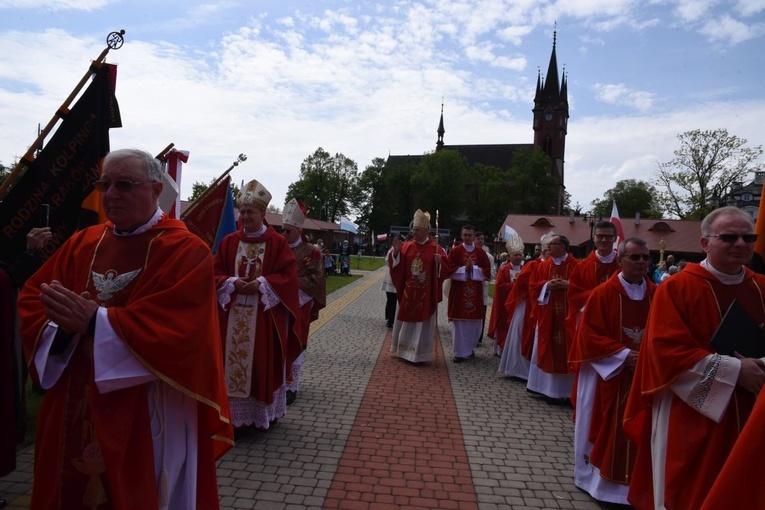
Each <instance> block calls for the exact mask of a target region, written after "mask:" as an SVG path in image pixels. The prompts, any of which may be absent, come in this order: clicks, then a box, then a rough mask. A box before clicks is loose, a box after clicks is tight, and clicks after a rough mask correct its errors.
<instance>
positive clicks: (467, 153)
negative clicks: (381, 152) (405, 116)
mask: <svg viewBox="0 0 765 510" xmlns="http://www.w3.org/2000/svg"><path fill="white" fill-rule="evenodd" d="M443 148H444V150H453V151H456V152H458V153H459V154H460V155H461V156H462V157H463V158H465V159H466V160H467V161H468V163H469V164H471V165H473V164H476V163H480V164H482V165H486V166H493V167H496V168H510V162H511V161H512V159H513V155H514V154H515V151H517V150H518V149H520V148H526V149H528V150H529V151H531V150H534V144H531V143H509V144H508V143H505V144H476V145H444V147H443ZM420 160H422V155H421V154H419V155H400V154H398V155H390V156H388V161H387V166H398V165H403V164H407V163H410V164H417V163H419V162H420Z"/></svg>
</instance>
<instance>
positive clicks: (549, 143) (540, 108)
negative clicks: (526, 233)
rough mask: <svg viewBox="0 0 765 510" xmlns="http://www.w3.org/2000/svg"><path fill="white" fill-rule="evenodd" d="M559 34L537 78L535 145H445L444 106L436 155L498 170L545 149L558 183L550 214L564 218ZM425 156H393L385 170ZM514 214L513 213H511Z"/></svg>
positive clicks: (564, 108) (564, 112)
mask: <svg viewBox="0 0 765 510" xmlns="http://www.w3.org/2000/svg"><path fill="white" fill-rule="evenodd" d="M556 39H557V32H554V33H553V47H552V54H551V56H550V63H549V65H548V67H547V74H546V75H545V76H544V78H543V77H542V75H541V74H540V73H538V74H537V88H536V94H535V96H534V108H533V109H532V110H531V111H532V112H533V114H534V117H533V130H534V142H533V143H531V144H528V143H526V144H476V145H448V144H445V143H444V134H445V132H446V130H445V129H444V111H443V105H442V106H441V119H440V121H439V123H438V140H437V142H436V151H439V150H443V149H449V150H454V151H456V152H458V153H459V154H460V155H461V156H462V157H464V158H465V159H466V160H467V162H468V164H470V165H473V164H476V163H480V164H483V165H486V166H493V167H496V168H507V167H508V165H509V164H510V161H511V160H512V159H513V154H514V153H515V151H516V150H518V149H520V148H522V147H525V148H527V149H529V150H532V149H534V148H537V147H538V148H540V149H542V150H543V151H544V152H545V153H546V154H547V155H548V156H549V157H550V159H551V160H552V166H551V168H550V175H552V176H553V177H554V178H555V179H556V180H557V182H558V193H557V196H556V197H555V198H554V203H552V204H550V212H551V213H553V214H561V213H562V210H563V198H564V192H565V189H566V188H565V184H564V160H565V158H564V156H565V152H566V133H567V130H568V118H569V114H568V87H567V79H566V75H565V72H564V75H563V78H562V80H561V79H559V77H558V76H559V75H558V60H557V58H556V55H555V46H556ZM421 158H422V156H411V155H391V156H388V160H387V162H386V166H388V167H391V166H397V165H400V164H405V163H418V162H419V160H420V159H421ZM510 212H512V211H510Z"/></svg>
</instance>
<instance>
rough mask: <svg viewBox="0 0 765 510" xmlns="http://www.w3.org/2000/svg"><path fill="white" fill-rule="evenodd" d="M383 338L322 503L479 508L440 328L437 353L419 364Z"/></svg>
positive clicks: (357, 508)
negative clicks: (392, 350) (392, 349)
mask: <svg viewBox="0 0 765 510" xmlns="http://www.w3.org/2000/svg"><path fill="white" fill-rule="evenodd" d="M390 337H391V335H390V331H389V332H388V335H387V336H386V338H385V342H384V344H383V348H382V350H381V351H380V356H379V357H378V358H377V363H376V364H375V369H374V372H373V373H372V377H371V378H370V380H369V385H368V386H367V390H366V393H365V394H364V399H363V400H362V402H361V406H360V407H359V411H358V414H357V415H356V421H355V422H354V424H353V429H352V430H351V433H350V436H349V437H348V442H347V444H346V446H345V450H344V451H343V455H342V457H341V458H340V463H339V465H338V469H337V472H336V474H335V477H334V478H333V479H332V486H331V487H330V489H329V492H328V494H327V496H326V499H325V501H324V508H333V509H334V508H340V509H349V510H367V509H368V510H384V509H394V508H406V509H425V508H429V509H430V508H439V509H441V508H443V509H458V508H459V509H460V510H471V509H477V508H478V502H477V500H476V494H475V489H474V487H473V480H472V477H471V474H470V466H469V465H468V458H467V453H466V451H465V444H464V442H463V439H462V429H461V427H460V423H459V417H458V415H457V406H456V404H455V402H454V396H453V395H452V390H451V385H450V383H449V374H448V373H447V369H446V364H445V363H444V354H443V350H442V349H441V341H440V339H439V338H438V331H436V341H435V345H436V349H435V350H436V352H435V360H434V361H433V362H431V363H426V364H424V365H421V366H415V365H412V364H410V363H409V362H407V361H404V360H402V359H400V358H397V357H395V356H393V355H392V354H391V353H390Z"/></svg>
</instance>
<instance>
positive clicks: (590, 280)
mask: <svg viewBox="0 0 765 510" xmlns="http://www.w3.org/2000/svg"><path fill="white" fill-rule="evenodd" d="M619 271H621V268H620V267H619V264H617V262H616V257H614V260H613V261H611V262H609V263H608V264H604V263H603V262H601V261H600V260H599V259H598V256H597V255H596V252H594V251H593V252H590V254H589V255H588V256H587V258H585V259H584V260H582V261H580V262H579V264H577V265H576V269H574V270H573V271H572V272H571V278H569V280H568V316H567V317H566V327H568V334H569V335H570V336H571V338H572V339H573V338H574V337H575V335H576V318H577V315H578V314H579V310H581V309H582V307H583V306H584V304H585V303H586V302H587V299H589V297H590V293H592V291H593V289H594V288H595V287H597V286H598V285H600V284H601V283H604V282H605V281H606V280H608V279H609V278H610V277H611V275H613V274H615V273H618V272H619Z"/></svg>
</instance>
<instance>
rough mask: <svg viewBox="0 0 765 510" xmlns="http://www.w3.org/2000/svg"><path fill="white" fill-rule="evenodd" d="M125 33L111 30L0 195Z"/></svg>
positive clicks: (117, 47) (31, 158)
mask: <svg viewBox="0 0 765 510" xmlns="http://www.w3.org/2000/svg"><path fill="white" fill-rule="evenodd" d="M124 35H125V31H124V30H120V31H119V32H111V33H110V34H109V35H108V36H107V37H106V48H104V49H103V51H102V52H101V54H100V55H99V56H98V57H97V58H96V60H94V61H93V62H92V63H91V64H90V66H89V67H88V71H87V72H86V73H85V75H84V76H83V77H82V79H81V80H80V82H79V83H78V84H77V85H76V86H75V87H74V90H72V92H71V94H69V96H68V97H67V98H66V99H65V100H64V102H63V103H62V105H61V107H60V108H59V109H58V110H56V113H55V114H54V115H53V118H51V119H50V121H49V122H48V124H47V125H46V126H45V128H44V129H43V130H42V131H40V134H39V135H37V139H36V140H35V141H34V142H32V145H30V146H29V149H28V150H27V152H26V154H24V155H23V156H22V157H21V159H19V160H18V162H17V163H16V166H15V167H13V170H11V173H10V175H8V177H7V178H6V179H5V181H4V182H3V184H2V186H0V197H5V195H6V192H7V191H8V188H9V187H10V186H11V183H13V182H14V181H15V180H16V179H17V178H18V177H19V174H20V173H21V172H22V170H23V169H25V168H26V167H27V165H28V164H30V163H32V162H34V160H35V157H34V153H35V151H36V150H37V149H38V148H39V147H40V146H41V145H42V142H43V140H45V137H46V136H48V133H50V132H51V130H52V129H53V127H54V126H55V125H56V124H57V123H58V121H59V119H61V118H63V117H65V116H66V114H67V113H69V106H70V104H71V102H72V101H74V98H75V97H77V94H79V93H80V91H81V90H82V88H83V87H84V86H85V84H86V83H87V81H88V80H89V79H90V77H91V76H92V75H93V73H94V72H95V70H94V69H98V68H100V67H101V64H102V63H103V60H104V59H105V58H106V54H107V53H109V50H118V49H120V48H121V47H122V45H123V43H124V42H125V38H124V37H123V36H124Z"/></svg>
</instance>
